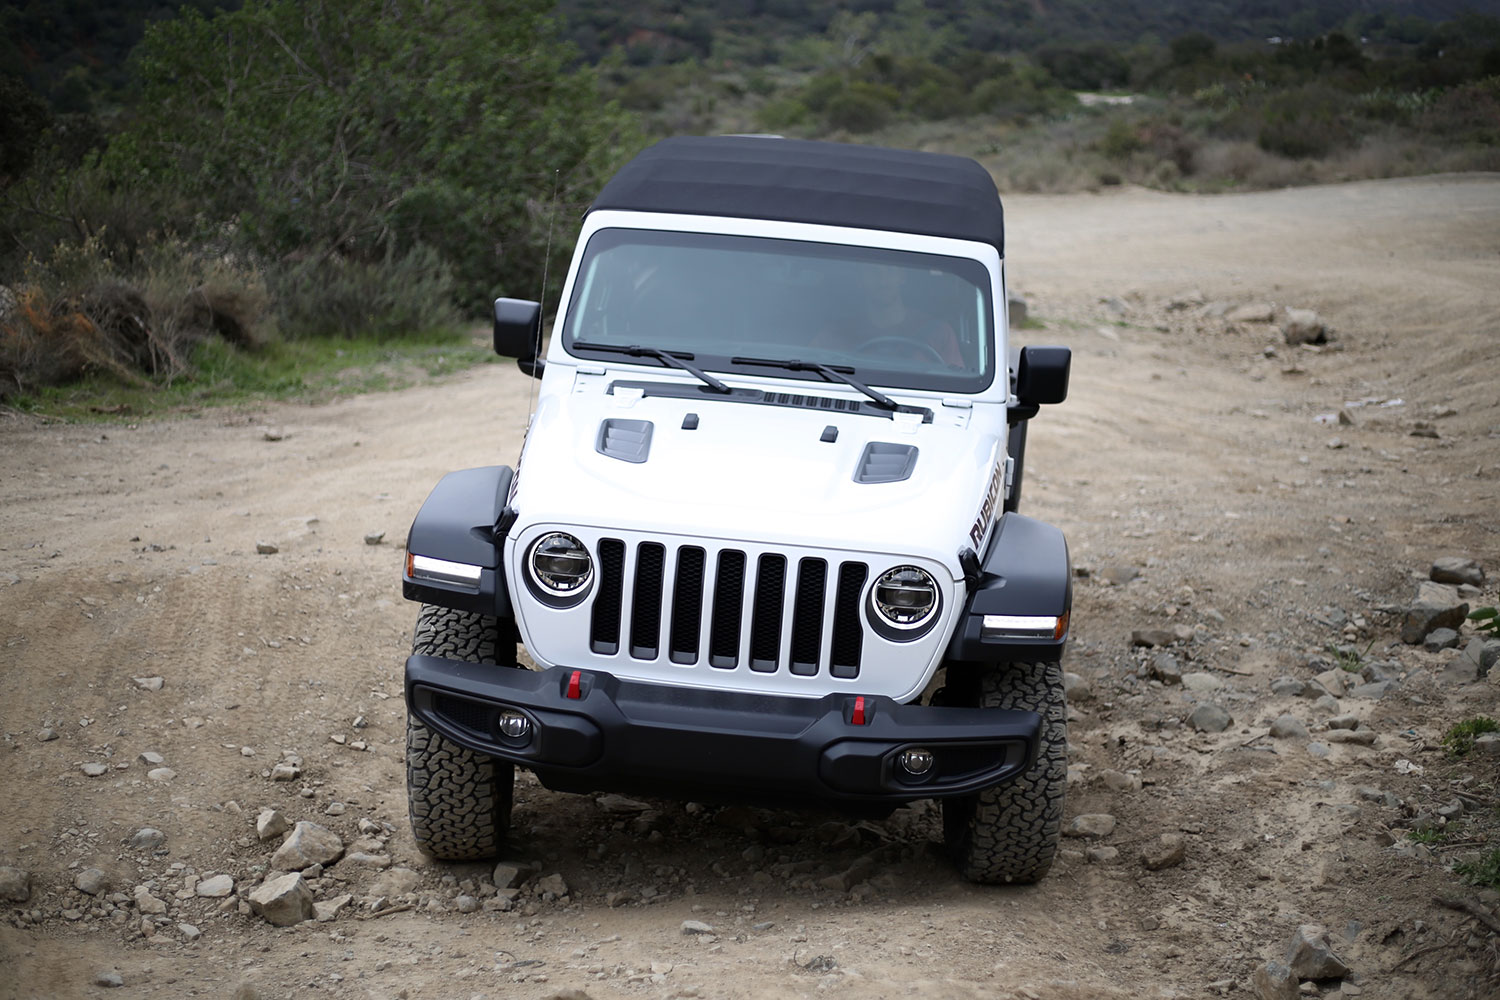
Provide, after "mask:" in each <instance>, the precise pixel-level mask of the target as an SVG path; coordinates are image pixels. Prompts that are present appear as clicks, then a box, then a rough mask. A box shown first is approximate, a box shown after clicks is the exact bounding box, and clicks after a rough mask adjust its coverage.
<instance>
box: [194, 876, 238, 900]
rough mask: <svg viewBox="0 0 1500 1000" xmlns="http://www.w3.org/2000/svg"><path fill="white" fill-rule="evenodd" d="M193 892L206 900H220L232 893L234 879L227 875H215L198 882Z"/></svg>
mask: <svg viewBox="0 0 1500 1000" xmlns="http://www.w3.org/2000/svg"><path fill="white" fill-rule="evenodd" d="M193 891H194V892H196V893H197V894H198V895H200V896H203V897H204V898H206V899H221V898H223V897H224V896H227V895H229V894H230V893H232V892H234V879H232V878H230V877H229V876H228V875H215V876H214V877H213V878H206V879H204V880H203V881H202V882H199V883H198V885H197V887H196V888H194V890H193Z"/></svg>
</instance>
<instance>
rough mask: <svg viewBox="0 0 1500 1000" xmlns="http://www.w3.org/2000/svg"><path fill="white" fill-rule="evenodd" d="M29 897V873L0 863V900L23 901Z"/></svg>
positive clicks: (7, 901) (8, 901)
mask: <svg viewBox="0 0 1500 1000" xmlns="http://www.w3.org/2000/svg"><path fill="white" fill-rule="evenodd" d="M30 898H31V873H30V872H28V871H23V870H22V869H20V868H12V867H11V866H10V865H0V902H6V903H24V902H26V901H27V900H28V899H30Z"/></svg>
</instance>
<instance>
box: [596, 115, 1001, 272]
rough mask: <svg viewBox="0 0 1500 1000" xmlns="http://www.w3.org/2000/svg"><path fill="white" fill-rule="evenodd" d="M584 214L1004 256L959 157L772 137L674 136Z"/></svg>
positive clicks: (978, 175)
mask: <svg viewBox="0 0 1500 1000" xmlns="http://www.w3.org/2000/svg"><path fill="white" fill-rule="evenodd" d="M593 209H595V210H597V209H620V210H627V211H634V212H674V213H680V214H684V215H722V216H730V217H733V218H742V219H775V220H778V221H783V222H811V223H817V224H820V225H829V226H851V227H855V228H860V229H884V230H889V231H892V232H899V233H918V234H921V235H924V236H945V237H949V238H952V239H960V240H974V241H976V242H980V243H988V244H990V245H991V246H993V247H994V248H995V250H996V251H997V252H998V253H999V254H1000V256H1002V257H1004V256H1005V219H1004V216H1003V213H1002V211H1001V208H1000V195H999V192H997V191H996V190H995V182H994V180H993V179H991V177H990V175H989V172H988V171H986V170H985V169H984V168H983V167H981V166H980V165H979V164H978V163H976V162H974V161H973V160H971V159H968V158H967V157H963V156H949V155H947V154H944V153H914V152H909V151H907V150H900V149H881V148H879V147H876V146H850V145H845V144H842V143H834V142H809V141H807V140H803V139H779V138H775V137H772V136H747V135H718V136H675V137H673V138H670V139H663V140H662V141H661V142H658V143H657V144H656V145H654V146H652V147H651V148H649V149H647V150H645V151H644V152H642V153H641V154H640V155H639V156H637V157H636V158H635V159H633V160H631V161H630V162H629V163H627V164H625V166H624V167H622V168H621V169H620V172H619V173H617V174H615V176H614V177H613V178H611V179H610V181H609V183H608V184H606V185H604V189H603V190H602V191H600V192H599V197H598V198H596V199H594V204H593Z"/></svg>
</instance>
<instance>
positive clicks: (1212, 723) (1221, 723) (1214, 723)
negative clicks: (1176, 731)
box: [1188, 704, 1234, 733]
mask: <svg viewBox="0 0 1500 1000" xmlns="http://www.w3.org/2000/svg"><path fill="white" fill-rule="evenodd" d="M1233 721H1234V718H1233V717H1232V716H1231V715H1230V714H1229V713H1228V712H1227V711H1225V710H1224V709H1223V708H1222V707H1220V706H1218V705H1213V704H1208V705H1199V706H1198V707H1197V708H1195V709H1193V714H1191V715H1189V716H1188V725H1190V726H1192V727H1193V728H1194V729H1196V730H1198V731H1199V732H1201V733H1222V732H1223V731H1224V730H1226V729H1228V728H1229V724H1230V723H1232V722H1233Z"/></svg>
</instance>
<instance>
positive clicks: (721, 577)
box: [708, 549, 745, 670]
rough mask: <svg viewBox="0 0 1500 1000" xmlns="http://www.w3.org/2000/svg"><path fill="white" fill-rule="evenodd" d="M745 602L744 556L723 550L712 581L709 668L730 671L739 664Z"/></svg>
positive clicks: (741, 553)
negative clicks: (741, 621) (741, 614)
mask: <svg viewBox="0 0 1500 1000" xmlns="http://www.w3.org/2000/svg"><path fill="white" fill-rule="evenodd" d="M744 601H745V553H743V552H740V551H738V550H736V549H725V550H724V551H723V552H720V553H719V574H718V579H717V580H715V581H714V611H713V619H712V631H711V632H710V634H709V640H708V662H709V665H710V666H715V667H723V668H724V669H726V670H728V669H733V668H734V667H737V666H739V662H740V609H741V608H742V607H743V606H744Z"/></svg>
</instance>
